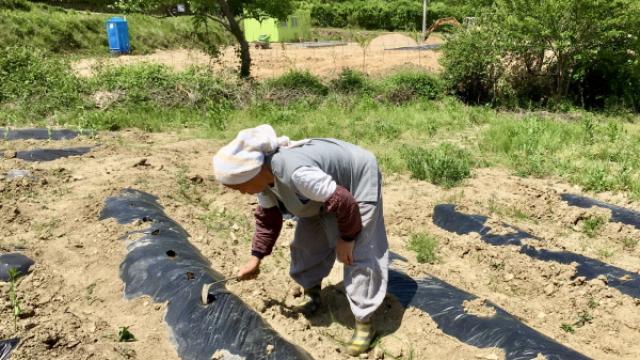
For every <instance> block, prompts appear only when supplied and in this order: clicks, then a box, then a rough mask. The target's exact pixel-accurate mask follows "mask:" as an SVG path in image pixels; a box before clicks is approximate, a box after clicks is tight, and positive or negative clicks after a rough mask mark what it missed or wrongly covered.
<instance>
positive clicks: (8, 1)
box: [0, 0, 31, 11]
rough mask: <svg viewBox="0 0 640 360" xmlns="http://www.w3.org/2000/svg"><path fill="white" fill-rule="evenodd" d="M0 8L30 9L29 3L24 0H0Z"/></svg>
mask: <svg viewBox="0 0 640 360" xmlns="http://www.w3.org/2000/svg"><path fill="white" fill-rule="evenodd" d="M0 9H9V10H22V11H31V4H29V3H28V2H27V1H26V0H0Z"/></svg>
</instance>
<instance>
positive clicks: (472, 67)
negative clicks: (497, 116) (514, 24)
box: [441, 29, 505, 104]
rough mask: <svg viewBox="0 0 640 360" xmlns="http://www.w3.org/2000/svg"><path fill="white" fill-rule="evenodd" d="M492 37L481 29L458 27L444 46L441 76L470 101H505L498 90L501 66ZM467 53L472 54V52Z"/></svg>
mask: <svg viewBox="0 0 640 360" xmlns="http://www.w3.org/2000/svg"><path fill="white" fill-rule="evenodd" d="M491 41H492V39H491V37H490V36H489V35H488V34H487V33H486V32H484V31H482V30H477V31H476V30H474V29H471V30H466V31H459V32H457V33H456V34H455V35H454V36H452V37H451V38H450V39H449V40H448V41H447V42H446V43H445V44H444V47H443V56H442V60H441V63H442V66H443V67H444V73H443V78H444V80H445V82H446V83H447V87H448V88H449V89H451V92H452V93H453V94H455V95H457V96H458V97H460V98H461V99H463V100H464V101H466V102H469V103H475V104H482V103H487V102H492V101H502V102H504V101H505V99H504V96H502V95H504V94H501V93H499V92H498V81H499V79H500V76H501V75H502V72H503V71H504V70H503V66H502V64H501V63H499V62H496V60H495V57H496V53H495V48H494V47H493V46H492V45H491ZM470 54H473V55H472V56H471V55H470Z"/></svg>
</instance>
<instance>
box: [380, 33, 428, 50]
mask: <svg viewBox="0 0 640 360" xmlns="http://www.w3.org/2000/svg"><path fill="white" fill-rule="evenodd" d="M417 45H418V43H417V42H416V41H415V40H413V39H412V38H410V37H408V36H406V35H402V34H385V35H380V36H378V37H376V38H375V39H373V40H371V42H370V43H369V48H370V49H393V48H398V47H404V46H417Z"/></svg>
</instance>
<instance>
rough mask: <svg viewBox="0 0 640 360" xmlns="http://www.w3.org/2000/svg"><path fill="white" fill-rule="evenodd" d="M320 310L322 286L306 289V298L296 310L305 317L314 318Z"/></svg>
mask: <svg viewBox="0 0 640 360" xmlns="http://www.w3.org/2000/svg"><path fill="white" fill-rule="evenodd" d="M318 308H320V285H317V286H314V287H312V288H310V289H304V297H303V298H302V301H300V303H299V304H297V305H296V306H295V307H294V309H295V311H296V312H299V313H302V315H304V316H305V317H309V316H312V315H313V314H315V313H316V311H318Z"/></svg>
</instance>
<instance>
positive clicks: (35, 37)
mask: <svg viewBox="0 0 640 360" xmlns="http://www.w3.org/2000/svg"><path fill="white" fill-rule="evenodd" d="M13 1H14V2H15V3H19V1H16V0H13ZM28 4H29V3H28ZM117 15H118V14H104V13H93V12H88V11H75V10H69V9H64V8H61V7H56V6H49V5H43V4H34V3H31V4H30V6H29V9H28V10H25V9H18V8H15V7H14V9H12V10H8V9H0V28H2V29H3V30H2V32H0V43H1V44H3V45H5V46H25V45H28V46H30V47H33V48H37V49H40V50H44V51H46V52H51V53H65V54H66V53H71V52H73V53H74V54H85V55H88V54H91V55H96V54H103V55H108V54H109V48H108V46H107V35H106V31H105V23H106V21H107V19H109V18H111V17H112V16H117ZM120 16H122V15H120ZM126 16H127V22H128V25H129V34H130V43H131V50H132V53H134V54H145V53H150V52H152V51H154V50H156V49H169V48H199V47H202V46H203V44H202V42H201V41H200V40H199V39H200V38H201V35H202V34H198V33H195V32H194V31H193V24H192V20H191V17H188V16H180V17H171V18H164V19H159V18H156V17H153V16H147V15H141V14H127V15H126ZM210 35H211V36H215V38H216V39H218V41H219V42H221V43H222V42H226V41H227V37H226V34H224V32H222V31H220V30H218V27H217V26H216V25H215V24H210Z"/></svg>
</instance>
